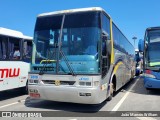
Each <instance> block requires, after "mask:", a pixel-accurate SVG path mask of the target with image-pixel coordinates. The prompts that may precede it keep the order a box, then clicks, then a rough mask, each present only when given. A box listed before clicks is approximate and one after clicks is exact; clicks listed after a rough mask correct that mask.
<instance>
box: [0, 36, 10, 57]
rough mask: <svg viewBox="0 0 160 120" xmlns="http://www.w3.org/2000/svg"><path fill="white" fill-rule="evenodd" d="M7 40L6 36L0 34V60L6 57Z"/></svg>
mask: <svg viewBox="0 0 160 120" xmlns="http://www.w3.org/2000/svg"><path fill="white" fill-rule="evenodd" d="M7 41H8V37H3V36H0V60H5V59H6V58H7Z"/></svg>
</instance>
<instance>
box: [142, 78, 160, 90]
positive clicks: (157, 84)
mask: <svg viewBox="0 0 160 120" xmlns="http://www.w3.org/2000/svg"><path fill="white" fill-rule="evenodd" d="M144 86H145V88H155V89H159V88H160V80H158V79H154V78H149V77H145V78H144Z"/></svg>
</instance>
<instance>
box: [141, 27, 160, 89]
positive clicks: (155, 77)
mask: <svg viewBox="0 0 160 120" xmlns="http://www.w3.org/2000/svg"><path fill="white" fill-rule="evenodd" d="M139 51H140V52H143V63H144V64H143V69H144V70H143V71H144V75H143V77H142V79H143V81H144V86H145V88H146V89H159V88H160V55H159V52H160V27H149V28H147V29H146V32H145V37H144V40H139Z"/></svg>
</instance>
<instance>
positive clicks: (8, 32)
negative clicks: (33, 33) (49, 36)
mask: <svg viewBox="0 0 160 120" xmlns="http://www.w3.org/2000/svg"><path fill="white" fill-rule="evenodd" d="M0 35H4V36H10V37H16V38H23V39H29V40H32V39H33V38H32V37H29V36H25V35H23V33H22V32H20V31H16V30H11V29H7V28H3V27H0Z"/></svg>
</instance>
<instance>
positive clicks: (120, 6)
mask: <svg viewBox="0 0 160 120" xmlns="http://www.w3.org/2000/svg"><path fill="white" fill-rule="evenodd" d="M86 7H102V8H103V9H104V10H105V11H106V12H107V13H108V14H109V15H110V16H111V18H112V20H113V21H114V23H115V24H116V25H117V26H118V27H119V29H120V30H121V31H122V32H123V34H124V35H125V36H126V37H127V38H128V39H129V41H130V42H131V43H132V44H134V42H133V39H132V38H133V37H134V36H136V37H137V40H136V47H137V43H138V40H139V39H143V38H144V32H145V29H146V28H147V27H154V26H160V25H159V24H160V14H159V11H160V0H0V27H5V28H8V29H13V30H17V31H21V32H22V33H23V34H24V35H28V36H31V37H32V36H33V33H34V26H35V22H36V17H37V15H38V14H41V13H46V12H52V11H57V10H66V9H74V8H86ZM157 14H158V15H157Z"/></svg>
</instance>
